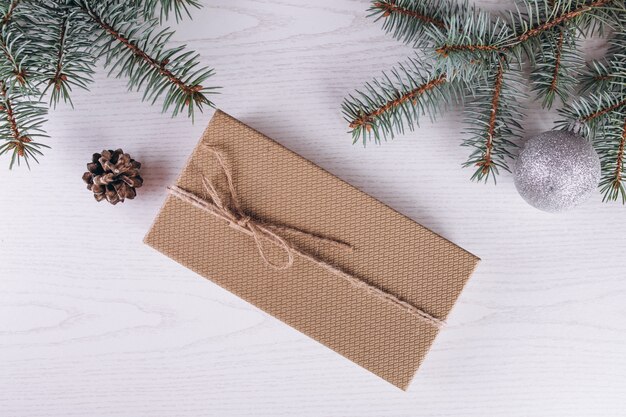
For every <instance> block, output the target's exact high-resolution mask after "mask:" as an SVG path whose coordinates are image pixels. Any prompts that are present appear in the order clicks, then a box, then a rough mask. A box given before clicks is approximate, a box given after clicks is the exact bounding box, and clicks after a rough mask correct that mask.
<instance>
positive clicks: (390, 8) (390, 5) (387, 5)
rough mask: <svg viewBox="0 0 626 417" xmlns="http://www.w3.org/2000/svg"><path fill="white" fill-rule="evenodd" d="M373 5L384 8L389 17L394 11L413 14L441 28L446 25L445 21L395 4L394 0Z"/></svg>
mask: <svg viewBox="0 0 626 417" xmlns="http://www.w3.org/2000/svg"><path fill="white" fill-rule="evenodd" d="M373 7H375V8H378V9H381V10H383V11H384V12H383V16H384V17H389V16H391V14H392V13H397V14H403V15H405V16H411V17H413V18H415V19H418V20H421V21H422V22H424V23H430V24H432V25H435V26H437V27H440V28H445V27H446V25H445V23H444V22H442V21H440V20H437V19H434V18H432V17H430V16H426V15H423V14H421V13H418V12H416V11H414V10H409V9H407V8H404V7H400V6H398V5H397V4H395V1H393V0H391V1H389V2H382V1H379V2H376V3H374V5H373Z"/></svg>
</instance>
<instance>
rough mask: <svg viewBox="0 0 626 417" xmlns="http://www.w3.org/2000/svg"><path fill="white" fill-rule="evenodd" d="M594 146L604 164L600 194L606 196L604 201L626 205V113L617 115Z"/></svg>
mask: <svg viewBox="0 0 626 417" xmlns="http://www.w3.org/2000/svg"><path fill="white" fill-rule="evenodd" d="M620 122H621V123H620ZM594 145H595V148H596V150H597V152H598V155H599V156H600V161H601V164H602V179H601V181H600V192H601V193H603V194H604V197H603V201H616V200H618V199H621V201H622V204H626V189H625V187H624V185H625V184H624V182H625V181H626V113H621V114H618V115H616V116H615V118H614V119H613V121H612V123H611V125H610V127H608V128H607V129H605V134H604V136H603V137H602V138H601V139H600V140H597V141H596V143H595V144H594Z"/></svg>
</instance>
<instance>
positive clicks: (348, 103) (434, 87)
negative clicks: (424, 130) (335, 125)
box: [343, 59, 463, 144]
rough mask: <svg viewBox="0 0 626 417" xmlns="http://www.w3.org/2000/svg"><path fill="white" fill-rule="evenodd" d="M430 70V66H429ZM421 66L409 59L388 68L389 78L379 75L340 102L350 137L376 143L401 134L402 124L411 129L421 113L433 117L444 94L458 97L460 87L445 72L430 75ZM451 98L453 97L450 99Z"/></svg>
mask: <svg viewBox="0 0 626 417" xmlns="http://www.w3.org/2000/svg"><path fill="white" fill-rule="evenodd" d="M429 70H430V69H429ZM427 72H428V70H427V69H425V68H422V66H421V64H420V63H419V61H417V60H416V59H410V60H409V61H408V62H406V63H404V64H400V65H399V66H398V69H394V70H392V71H391V77H390V76H388V75H387V74H383V76H382V77H381V79H377V80H374V81H373V82H372V83H368V84H367V85H366V89H365V91H364V92H360V91H357V92H356V97H355V96H350V97H349V98H348V99H346V100H345V101H344V104H343V112H344V115H345V118H346V121H347V122H348V123H349V126H350V128H351V129H352V137H353V140H354V141H355V142H356V141H357V140H358V139H359V138H361V139H362V141H363V144H365V143H367V140H368V139H371V138H372V137H373V139H374V140H375V141H376V142H380V141H381V140H382V139H387V138H393V137H394V136H395V133H403V132H404V130H405V127H408V128H409V130H413V129H414V128H415V126H417V125H418V122H419V117H420V115H422V114H429V116H430V117H431V119H434V118H435V117H436V114H437V113H438V111H439V109H440V107H441V103H442V102H443V101H446V100H443V99H444V97H446V98H448V100H447V101H448V102H450V98H451V97H455V98H456V100H461V97H462V94H463V92H462V90H463V87H462V85H461V84H460V83H458V82H452V83H451V82H449V81H448V76H447V75H446V74H445V73H438V74H435V75H432V76H429V75H427ZM452 100H454V99H452Z"/></svg>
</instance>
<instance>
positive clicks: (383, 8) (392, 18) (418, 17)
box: [369, 0, 454, 43]
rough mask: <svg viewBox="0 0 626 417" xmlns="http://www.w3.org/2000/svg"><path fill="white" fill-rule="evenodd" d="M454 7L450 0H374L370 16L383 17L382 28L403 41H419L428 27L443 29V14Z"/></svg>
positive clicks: (377, 18)
mask: <svg viewBox="0 0 626 417" xmlns="http://www.w3.org/2000/svg"><path fill="white" fill-rule="evenodd" d="M453 8H454V7H453V6H452V3H451V2H450V0H423V1H419V2H416V1H413V0H375V1H373V2H372V5H371V7H370V9H369V10H370V12H371V13H370V16H373V17H375V20H376V21H378V20H380V19H384V23H383V29H384V30H385V31H386V32H388V33H391V34H392V35H393V37H394V38H396V39H398V40H401V41H403V42H405V43H419V42H420V41H421V38H422V35H423V34H424V31H426V30H428V29H429V28H432V27H434V28H440V29H445V28H446V24H445V22H444V20H443V19H444V18H445V16H446V15H447V14H448V13H449V11H450V10H451V9H453Z"/></svg>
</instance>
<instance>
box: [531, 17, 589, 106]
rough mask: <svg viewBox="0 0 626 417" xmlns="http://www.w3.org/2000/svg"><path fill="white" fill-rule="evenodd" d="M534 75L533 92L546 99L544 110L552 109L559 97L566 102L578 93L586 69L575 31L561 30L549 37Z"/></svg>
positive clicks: (543, 46)
mask: <svg viewBox="0 0 626 417" xmlns="http://www.w3.org/2000/svg"><path fill="white" fill-rule="evenodd" d="M539 49H540V53H539V54H538V55H539V56H538V57H537V58H536V59H535V67H534V68H533V71H532V73H531V75H530V81H531V83H532V84H531V86H532V91H534V92H535V93H536V94H537V97H543V101H542V105H543V107H547V108H550V107H552V104H553V103H554V99H555V98H556V97H559V98H560V99H561V101H562V102H563V103H565V102H566V101H567V100H568V98H569V97H570V96H571V94H572V93H573V92H574V91H575V89H576V85H577V84H578V78H579V76H580V71H581V68H582V66H583V60H582V58H581V57H580V55H579V54H578V51H577V45H576V37H575V34H574V33H573V32H572V30H568V29H565V28H560V29H559V30H558V31H555V32H553V33H550V34H548V35H546V41H545V42H543V43H542V44H541V45H540V47H539Z"/></svg>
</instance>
